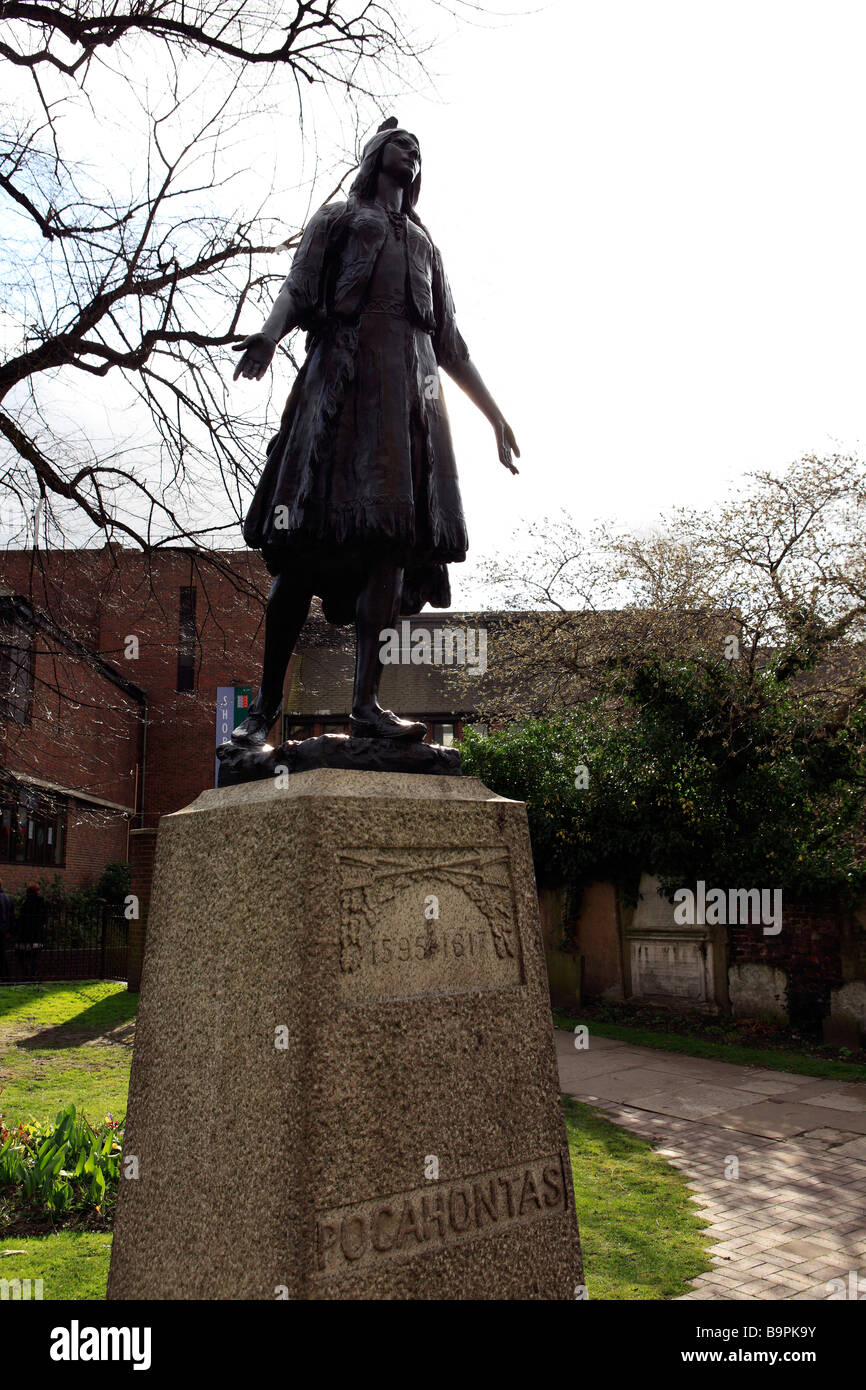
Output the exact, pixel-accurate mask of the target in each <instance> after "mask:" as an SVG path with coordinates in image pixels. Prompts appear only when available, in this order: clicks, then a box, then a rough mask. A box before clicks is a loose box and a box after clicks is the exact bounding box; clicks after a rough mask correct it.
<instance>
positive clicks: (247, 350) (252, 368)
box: [232, 333, 277, 381]
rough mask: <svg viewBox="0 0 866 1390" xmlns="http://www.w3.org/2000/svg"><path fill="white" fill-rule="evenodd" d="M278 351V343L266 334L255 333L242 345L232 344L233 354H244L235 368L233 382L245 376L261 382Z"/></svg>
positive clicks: (245, 339)
mask: <svg viewBox="0 0 866 1390" xmlns="http://www.w3.org/2000/svg"><path fill="white" fill-rule="evenodd" d="M276 350H277V345H276V343H274V342H272V340H271V339H270V338H268V337H266V336H265V334H264V333H253V335H252V337H250V338H244V340H243V342H242V343H232V352H242V353H243V357H242V358H241V360H240V362H239V363H238V365H237V366H236V367H235V374H234V377H233V378H232V380H233V381H237V379H238V377H239V376H245V377H249V379H250V380H251V381H261V379H262V377H263V376H264V374H265V372H266V371H267V370H268V367H269V366H270V365H271V362H272V361H273V357H274V353H275V352H276Z"/></svg>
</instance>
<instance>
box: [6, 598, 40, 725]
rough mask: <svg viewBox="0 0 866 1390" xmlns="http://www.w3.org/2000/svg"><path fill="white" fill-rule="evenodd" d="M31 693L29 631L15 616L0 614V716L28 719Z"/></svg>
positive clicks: (18, 719)
mask: <svg viewBox="0 0 866 1390" xmlns="http://www.w3.org/2000/svg"><path fill="white" fill-rule="evenodd" d="M32 693H33V634H32V632H30V631H29V630H28V629H27V628H25V627H24V626H22V624H21V622H20V621H19V620H18V618H17V617H16V616H15V615H14V614H12V613H7V614H3V615H0V719H11V720H14V722H15V723H16V724H27V723H29V722H30V697H31V695H32Z"/></svg>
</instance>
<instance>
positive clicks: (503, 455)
mask: <svg viewBox="0 0 866 1390" xmlns="http://www.w3.org/2000/svg"><path fill="white" fill-rule="evenodd" d="M493 428H494V430H495V432H496V447H497V448H498V450H499V462H500V463H502V464H504V465H505V467H506V468H507V469H508V470H509V472H511V473H517V472H519V469H517V468H515V466H514V463H513V461H512V458H511V455H512V453H515V454H516V455H517V457H518V458H520V450H519V449H518V447H517V440H516V439H515V438H514V431H513V430H512V428H511V426H510V425H509V423H508V421H507V420H504V419H503V418H502V416H501V415H500V417H499V419H498V420H497V421H496V423H495V425H494V426H493Z"/></svg>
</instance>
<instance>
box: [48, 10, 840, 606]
mask: <svg viewBox="0 0 866 1390" xmlns="http://www.w3.org/2000/svg"><path fill="white" fill-rule="evenodd" d="M502 5H503V7H505V8H507V9H509V10H510V11H511V14H510V15H507V16H504V17H503V18H501V19H496V20H491V19H489V18H488V19H487V20H486V21H485V22H484V23H483V24H482V25H480V26H466V25H462V26H460V27H458V28H455V27H454V26H453V25H452V24H451V23H450V21H447V20H443V21H442V32H443V33H445V32H447V31H449V30H453V33H452V36H451V37H447V38H445V40H444V41H443V43H442V44H441V45H440V46H439V48H438V49H437V51H436V52H435V53H434V54H433V55H432V58H431V66H432V67H433V68H434V69H435V70H436V73H437V87H436V91H435V92H434V91H427V92H423V93H421V92H419V93H417V94H415V95H411V96H409V97H406V98H403V99H401V100H400V101H399V102H398V103H395V106H394V114H396V115H397V116H398V118H399V120H400V122H401V124H403V125H406V126H408V127H409V128H410V129H411V130H413V131H415V133H416V134H417V135H418V136H419V138H420V141H421V149H422V157H423V189H422V195H421V202H420V204H419V212H420V214H421V216H422V218H423V219H424V221H425V222H426V224H427V225H428V227H429V228H430V230H431V232H432V234H433V236H434V238H435V239H436V241H437V242H438V244H439V246H440V248H441V250H442V253H443V257H444V260H445V265H446V268H447V270H448V273H449V277H450V280H451V284H452V288H453V291H454V296H455V301H456V305H457V316H458V322H459V324H460V326H461V329H462V332H463V334H464V337H465V338H466V340H467V342H468V344H469V347H470V350H471V352H472V355H473V357H474V359H475V360H476V363H477V365H478V367H479V369H480V371H481V373H482V375H483V377H484V378H485V380H486V382H487V384H488V385H489V387H490V389H491V390H492V392H493V394H494V396H495V397H496V399H497V400H498V402H499V404H500V405H501V407H502V409H503V411H504V413H505V415H506V417H507V418H508V420H509V421H510V422H511V424H512V426H513V428H514V430H515V433H516V435H517V438H518V441H519V443H520V446H521V449H522V454H523V457H522V459H521V461H520V464H519V466H520V469H521V473H520V476H519V477H518V478H514V477H512V476H510V475H509V474H508V473H506V471H505V470H504V469H503V468H502V467H501V465H500V464H499V463H498V461H497V457H496V451H495V447H494V442H493V436H492V432H491V430H490V427H489V426H488V424H487V423H486V421H485V420H484V419H483V418H482V417H481V416H480V415H478V414H477V413H476V412H475V411H474V409H473V407H472V406H471V405H470V404H469V403H468V402H467V401H466V399H465V398H464V397H462V395H461V393H460V392H459V390H458V389H457V388H456V387H454V386H453V385H450V384H449V385H447V386H446V393H447V400H448V405H449V409H450V411H451V416H452V423H453V430H454V435H455V444H456V450H457V458H458V465H459V468H460V472H461V480H462V486H463V492H464V502H465V506H466V512H467V518H468V522H469V531H470V540H471V545H472V555H473V558H475V557H478V555H479V554H480V553H481V552H483V551H489V550H492V549H495V548H497V547H503V546H505V545H506V544H508V541H509V537H510V535H511V533H512V532H513V530H514V529H515V528H517V527H520V526H521V525H522V524H524V523H525V522H526V521H528V520H530V519H533V518H539V517H543V516H544V515H546V514H550V513H551V512H554V511H556V510H557V509H558V508H559V507H560V506H562V505H565V506H566V507H568V508H569V509H570V510H571V511H572V512H574V514H575V515H576V516H577V517H578V518H579V519H580V520H581V521H582V522H584V523H585V524H586V525H589V524H591V523H592V522H593V521H594V520H595V519H597V518H601V517H604V518H609V519H613V520H618V521H619V522H621V523H622V524H624V525H628V526H650V525H651V524H652V522H653V521H654V519H655V518H656V516H657V515H658V513H659V511H661V510H664V509H665V508H668V507H670V506H672V505H675V504H680V503H693V504H696V505H704V504H709V503H711V502H712V501H713V500H714V499H716V498H719V497H721V496H722V495H723V493H724V491H725V488H726V485H727V484H728V482H729V481H730V480H732V479H736V477H737V476H739V475H741V474H742V473H744V472H745V471H747V470H749V469H754V468H762V467H767V468H770V469H773V470H778V469H781V468H783V467H784V466H785V465H786V464H787V463H788V462H790V461H791V460H792V459H793V458H795V457H796V456H797V455H798V454H800V453H802V452H806V451H816V452H824V451H827V452H832V451H834V450H840V451H848V450H850V451H854V450H857V449H858V448H859V446H860V441H861V439H862V438H863V437H864V436H866V393H864V390H863V381H864V368H866V361H864V357H866V347H864V331H863V325H864V321H866V314H864V308H866V303H864V300H866V271H864V264H866V259H864V246H866V236H864V233H866V226H864V220H866V219H864V208H863V200H864V195H863V191H862V190H863V159H862V152H861V142H862V138H863V131H864V129H866V84H864V81H863V71H864V60H866V42H864V40H866V6H864V4H863V0H856V2H851V0H821V3H817V0H809V3H797V0H785V2H784V3H781V2H780V0H748V2H746V0H727V3H726V4H724V5H721V4H718V3H710V2H709V0H651V3H649V0H593V3H588V2H587V0H546V2H545V0H541V3H539V4H538V5H537V6H536V7H535V8H533V9H532V10H530V9H528V8H526V9H524V10H523V12H522V13H521V12H519V8H518V3H517V0H502ZM408 8H409V9H410V11H412V10H417V12H418V14H419V15H420V14H421V13H422V12H423V14H425V15H428V16H429V13H430V11H429V6H428V5H426V4H425V5H423V6H421V4H420V0H409V5H408ZM316 121H317V125H318V136H319V140H318V144H319V148H320V150H321V151H323V152H324V154H325V156H326V157H327V155H328V152H329V141H331V140H332V138H333V140H336V138H337V124H338V122H337V116H336V114H335V115H334V117H333V122H332V124H333V131H331V130H330V129H329V118H328V114H327V107H326V105H325V104H323V103H321V102H320V103H319V107H318V109H317V111H316ZM288 125H289V123H288V122H287V127H286V128H284V129H282V130H280V129H278V128H271V129H269V131H268V135H267V137H266V140H265V142H264V143H265V144H268V143H272V144H273V145H274V147H275V148H277V147H281V148H282V149H283V155H282V164H283V168H282V170H281V175H280V176H281V178H283V179H284V180H285V178H286V168H285V165H286V160H287V159H288V161H289V163H291V161H292V159H294V160H295V164H296V165H297V162H298V160H297V158H296V157H295V154H294V153H293V152H294V151H296V150H297V149H298V148H299V147H298V144H297V135H296V133H295V131H294V130H293V129H291V130H290V129H289V128H288ZM373 126H375V122H374V123H373ZM331 153H333V149H331ZM249 163H250V169H251V172H250V175H249V177H250V179H251V187H252V186H253V181H254V171H255V170H257V169H260V170H261V174H262V179H263V180H265V179H266V177H269V168H270V160H269V156H268V151H267V150H266V149H264V148H263V149H262V153H261V156H260V158H259V159H252V158H251V159H250V161H249ZM292 172H294V173H295V174H296V175H297V176H298V177H300V173H299V171H298V169H297V168H295V169H294V171H291V170H290V171H289V173H290V174H291V173H292ZM310 172H311V170H310V167H309V166H308V167H307V168H306V169H304V170H303V173H304V175H305V176H307V175H309V173H310ZM289 181H291V179H290V178H289ZM295 181H297V179H296V180H295ZM284 186H286V184H285V183H284ZM317 190H318V191H319V196H320V197H321V196H324V193H325V191H326V187H325V185H324V183H320V184H317ZM250 196H251V201H252V196H253V195H252V193H251V195H250ZM313 205H314V206H315V200H314V204H313ZM302 215H303V209H302V207H301V206H300V205H298V204H297V203H296V206H294V207H292V208H289V207H287V208H286V218H287V231H288V230H290V229H291V227H292V225H293V223H292V217H293V216H296V217H297V216H302ZM282 264H283V268H284V269H286V270H287V269H288V263H287V260H286V258H283V263H282ZM275 268H276V266H275ZM242 326H243V327H244V328H246V329H248V330H249V331H253V330H254V329H256V328H257V327H258V326H259V323H258V321H257V320H256V321H253V320H252V317H251V318H250V320H249V321H245V322H244V323H243V325H242ZM289 384H290V382H289V378H288V374H287V372H286V370H285V366H283V367H282V368H279V367H278V368H277V370H276V372H275V378H274V382H273V390H274V399H275V403H276V404H277V405H281V404H282V400H283V399H284V397H285V394H286V391H287V389H288V386H289ZM74 385H75V387H76V390H79V388H80V386H81V382H80V381H79V380H76V382H75V383H74ZM114 389H116V388H111V390H109V391H108V397H111V392H112V390H114ZM237 389H238V391H239V392H244V393H246V398H247V399H248V400H249V403H250V405H251V406H252V405H253V404H254V402H256V401H263V400H264V397H265V395H266V390H267V388H266V387H265V384H264V383H261V384H258V385H255V384H252V383H248V382H243V383H239V385H238V387H237ZM75 408H76V411H78V410H80V409H81V406H80V396H76V406H75ZM255 408H258V406H255ZM100 409H101V407H98V406H97V405H96V404H95V403H94V405H93V408H92V411H91V412H90V413H89V414H85V415H83V416H81V417H80V418H86V419H89V420H91V421H95V420H97V419H99V418H103V417H101V416H100V415H99V410H100ZM263 442H264V438H263ZM238 539H240V538H238ZM467 570H468V567H461V566H456V567H455V568H454V569H453V571H452V577H453V580H454V598H455V604H456V605H458V606H459V605H461V604H465V605H467V606H468V605H474V604H475V603H477V602H480V601H482V595H481V594H480V593H479V592H478V591H477V590H475V589H474V588H473V587H472V586H471V584H469V582H468V579H467V577H466V576H467Z"/></svg>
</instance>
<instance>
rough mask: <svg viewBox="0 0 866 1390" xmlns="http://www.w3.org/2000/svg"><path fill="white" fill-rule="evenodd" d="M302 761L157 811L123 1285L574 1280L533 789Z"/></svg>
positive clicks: (447, 1295) (193, 1290)
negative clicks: (495, 789)
mask: <svg viewBox="0 0 866 1390" xmlns="http://www.w3.org/2000/svg"><path fill="white" fill-rule="evenodd" d="M287 780H288V786H287V787H286V786H277V785H276V784H275V783H273V782H263V781H259V782H250V783H246V784H244V785H242V786H237V787H228V788H225V789H220V790H214V791H207V792H204V793H203V794H202V795H201V796H200V797H199V798H198V800H197V801H195V802H194V803H193V804H192V805H191V806H189V807H187V808H186V809H185V810H184V811H181V812H179V813H177V814H176V815H171V816H166V817H164V818H163V820H162V822H161V824H160V828H159V836H158V848H157V860H156V871H155V879H154V887H153V894H152V900H151V907H150V917H149V923H148V933H147V946H146V954H145V962H144V974H143V982H142V992H141V1002H140V1010H139V1021H138V1025H137V1032H136V1040H135V1051H134V1057H133V1067H132V1082H131V1088H130V1103H129V1112H128V1117H127V1127H126V1136H125V1142H124V1156H125V1157H129V1156H135V1157H136V1158H137V1159H138V1177H137V1178H134V1179H133V1178H129V1179H124V1178H121V1190H120V1194H119V1198H118V1209H117V1220H116V1226H115V1235H114V1245H113V1252H112V1262H111V1274H110V1279H109V1290H108V1296H109V1298H113V1299H134V1298H144V1299H202V1298H216V1299H275V1298H292V1299H296V1298H300V1299H389V1298H390V1299H452V1298H458V1299H530V1298H538V1299H569V1300H571V1299H574V1298H575V1295H576V1287H577V1286H578V1285H580V1283H581V1277H582V1276H581V1263H580V1248H579V1242H578V1232H577V1223H576V1218H575V1211H574V1197H573V1192H572V1184H571V1171H570V1167H569V1158H568V1149H567V1144H566V1136H565V1128H564V1123H563V1118H562V1112H561V1108H560V1098H559V1084H558V1078H557V1069H556V1057H555V1051H554V1044H553V1034H552V1028H551V1018H550V1008H549V1001H548V990H547V980H546V975H545V967H544V956H543V952H542V945H541V938H540V930H539V923H538V907H537V899H536V894H535V881H534V877H533V870H532V862H531V859H530V851H529V835H528V829H527V822H526V812H525V808H524V806H523V804H522V803H520V802H515V801H508V800H504V799H502V798H500V797H497V796H495V795H494V794H493V793H491V792H489V791H488V790H487V789H486V788H485V787H484V786H483V785H482V784H481V783H480V782H479V781H477V779H475V778H457V777H454V778H451V777H435V778H425V777H418V776H415V775H411V774H397V773H373V772H345V771H334V770H326V769H320V770H317V771H314V772H301V773H298V774H296V775H294V776H293V777H292V778H290V779H287ZM437 913H438V916H437V915H436V914H437Z"/></svg>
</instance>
